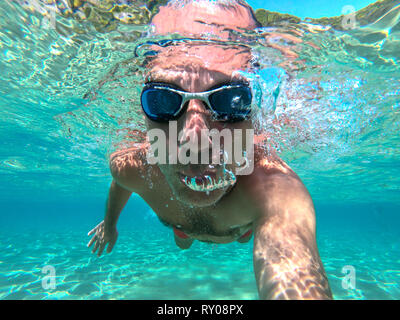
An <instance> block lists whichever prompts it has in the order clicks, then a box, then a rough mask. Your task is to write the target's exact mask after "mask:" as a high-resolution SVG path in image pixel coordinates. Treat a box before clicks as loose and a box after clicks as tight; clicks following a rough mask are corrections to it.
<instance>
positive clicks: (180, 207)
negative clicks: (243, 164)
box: [137, 167, 257, 243]
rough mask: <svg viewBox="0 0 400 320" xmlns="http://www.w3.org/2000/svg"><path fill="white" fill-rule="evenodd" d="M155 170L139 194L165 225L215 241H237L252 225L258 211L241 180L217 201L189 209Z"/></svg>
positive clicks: (191, 235)
mask: <svg viewBox="0 0 400 320" xmlns="http://www.w3.org/2000/svg"><path fill="white" fill-rule="evenodd" d="M152 171H153V174H152V179H151V182H152V183H151V184H150V183H149V178H150V177H147V181H143V182H144V184H143V189H142V190H139V191H138V192H137V193H138V194H139V195H140V196H141V197H142V198H143V199H144V200H145V201H146V202H147V204H148V205H149V206H150V207H151V208H152V209H153V211H154V212H155V213H156V214H157V216H158V218H159V219H160V221H161V222H162V223H163V224H165V225H167V226H169V227H172V228H176V229H178V230H181V231H183V232H184V233H185V234H187V235H188V236H189V237H191V238H194V239H197V240H200V241H206V242H215V243H228V242H232V241H235V240H237V239H238V238H239V237H240V236H241V235H243V234H244V233H245V232H247V231H248V230H249V229H250V228H251V227H252V223H253V221H254V218H255V216H256V215H257V213H256V209H255V208H252V206H251V201H249V199H248V198H246V195H245V194H244V193H243V190H241V189H242V188H241V185H240V179H239V180H238V182H237V185H235V186H233V188H232V189H231V190H230V191H229V192H228V193H227V194H226V195H224V197H223V198H222V199H221V200H220V201H219V202H218V203H217V204H215V205H212V206H209V207H205V208H190V207H189V206H187V205H184V204H183V203H181V202H180V201H178V200H176V198H175V196H174V195H173V193H172V191H171V189H170V187H169V185H168V183H167V181H166V180H165V178H164V177H163V176H162V174H161V172H159V170H158V169H157V168H156V167H155V168H153V170H152ZM150 186H151V187H150Z"/></svg>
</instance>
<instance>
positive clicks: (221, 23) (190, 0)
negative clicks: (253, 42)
mask: <svg viewBox="0 0 400 320" xmlns="http://www.w3.org/2000/svg"><path fill="white" fill-rule="evenodd" d="M152 24H153V26H154V28H155V32H156V33H157V34H170V33H179V34H180V35H182V36H193V35H194V36H196V35H197V36H202V35H204V34H208V36H211V37H212V36H217V37H219V38H225V39H227V38H228V37H229V30H235V31H241V30H252V29H254V28H257V27H260V26H261V25H260V24H259V22H258V21H257V20H256V18H255V16H254V13H253V10H252V9H251V7H250V6H249V5H248V4H247V3H246V2H245V1H241V0H219V1H218V0H197V1H196V0H173V1H169V2H168V4H167V5H166V6H164V7H161V8H160V11H159V12H158V13H157V15H155V16H154V17H153V20H152Z"/></svg>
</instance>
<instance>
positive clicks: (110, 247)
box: [107, 241, 116, 253]
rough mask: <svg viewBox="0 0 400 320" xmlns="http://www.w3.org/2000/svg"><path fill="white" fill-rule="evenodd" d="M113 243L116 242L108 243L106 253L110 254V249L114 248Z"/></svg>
mask: <svg viewBox="0 0 400 320" xmlns="http://www.w3.org/2000/svg"><path fill="white" fill-rule="evenodd" d="M115 242H116V241H113V242H110V243H109V244H108V247H107V253H110V252H111V251H112V249H113V248H114V245H115Z"/></svg>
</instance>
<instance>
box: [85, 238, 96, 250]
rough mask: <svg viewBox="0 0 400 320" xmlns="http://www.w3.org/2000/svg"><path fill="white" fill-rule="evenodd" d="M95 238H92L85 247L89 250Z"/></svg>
mask: <svg viewBox="0 0 400 320" xmlns="http://www.w3.org/2000/svg"><path fill="white" fill-rule="evenodd" d="M96 238H97V237H96V236H94V237H92V239H90V241H89V242H88V244H87V247H88V248H90V247H91V246H92V244H93V242H94V241H95V240H96Z"/></svg>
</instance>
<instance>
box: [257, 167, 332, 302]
mask: <svg viewBox="0 0 400 320" xmlns="http://www.w3.org/2000/svg"><path fill="white" fill-rule="evenodd" d="M264 174H265V173H264ZM260 181H263V182H262V183H261V185H260V187H261V188H260V189H259V190H258V192H260V193H262V194H263V196H264V197H263V198H264V200H263V201H262V203H263V205H262V208H263V209H262V210H263V212H264V214H263V215H262V216H261V217H260V218H259V219H258V221H257V223H256V228H255V229H256V230H255V236H254V251H253V259H254V270H255V275H256V281H257V286H258V292H259V296H260V299H332V293H331V290H330V287H329V283H328V279H327V277H326V274H325V270H324V267H323V265H322V262H321V259H320V257H319V253H318V248H317V244H316V239H315V211H314V206H313V203H312V200H311V197H310V195H309V193H308V192H307V190H306V188H305V186H304V185H303V184H302V182H301V181H300V179H299V178H298V177H297V176H296V175H295V174H294V173H293V174H283V173H277V172H275V173H272V174H268V173H266V174H265V176H264V177H263V179H260Z"/></svg>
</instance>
